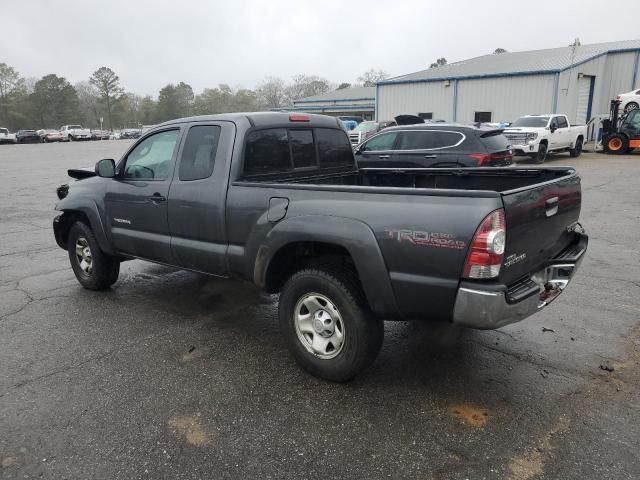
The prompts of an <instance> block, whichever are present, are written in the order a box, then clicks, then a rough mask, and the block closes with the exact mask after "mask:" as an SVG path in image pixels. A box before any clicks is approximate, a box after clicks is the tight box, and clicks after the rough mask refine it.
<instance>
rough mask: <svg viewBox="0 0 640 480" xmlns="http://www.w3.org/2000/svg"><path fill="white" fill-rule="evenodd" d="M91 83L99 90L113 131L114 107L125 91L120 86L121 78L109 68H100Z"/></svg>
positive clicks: (94, 73) (92, 76) (92, 77)
mask: <svg viewBox="0 0 640 480" xmlns="http://www.w3.org/2000/svg"><path fill="white" fill-rule="evenodd" d="M89 82H90V83H91V85H93V86H94V87H96V88H97V89H98V93H99V94H100V97H101V98H102V101H103V102H104V103H105V106H106V107H107V119H108V121H109V130H113V120H112V109H113V105H114V104H115V103H116V102H117V101H118V100H119V99H120V97H121V96H122V95H123V93H124V90H123V89H122V87H121V86H120V78H119V77H118V75H116V74H115V72H114V71H113V70H111V69H110V68H109V67H100V68H99V69H98V70H96V71H95V72H93V75H91V78H90V79H89Z"/></svg>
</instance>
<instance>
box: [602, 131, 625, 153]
mask: <svg viewBox="0 0 640 480" xmlns="http://www.w3.org/2000/svg"><path fill="white" fill-rule="evenodd" d="M605 148H606V150H607V151H608V152H611V153H615V154H618V155H622V154H625V153H627V152H628V151H629V140H628V139H627V137H625V136H624V135H620V134H619V133H614V134H613V135H609V137H608V138H607V141H606V144H605Z"/></svg>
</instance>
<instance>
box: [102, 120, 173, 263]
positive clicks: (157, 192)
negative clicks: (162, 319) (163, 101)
mask: <svg viewBox="0 0 640 480" xmlns="http://www.w3.org/2000/svg"><path fill="white" fill-rule="evenodd" d="M179 136H180V128H179V127H174V128H168V129H166V130H162V131H160V132H156V133H153V134H151V135H149V136H147V137H145V138H143V139H142V140H141V141H140V142H138V143H137V144H136V145H135V146H134V147H133V148H132V149H131V150H130V151H129V152H128V153H127V155H126V156H125V157H124V158H123V160H122V162H121V163H120V164H119V165H118V171H117V173H116V177H115V178H114V181H113V183H112V184H110V185H109V187H108V188H107V191H106V193H105V207H106V210H107V222H108V225H109V228H110V230H111V235H112V238H113V242H114V245H115V247H116V249H117V250H118V251H119V252H122V253H127V254H130V255H133V256H136V257H140V258H145V259H149V260H155V261H158V262H163V263H174V262H173V259H172V256H171V242H170V237H169V225H168V223H167V197H168V194H169V185H170V184H171V176H172V174H173V167H174V158H175V152H176V150H177V148H176V147H177V145H178V139H179Z"/></svg>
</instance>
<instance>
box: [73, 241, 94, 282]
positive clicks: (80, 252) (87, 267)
mask: <svg viewBox="0 0 640 480" xmlns="http://www.w3.org/2000/svg"><path fill="white" fill-rule="evenodd" d="M76 260H77V261H78V265H79V266H80V269H81V270H82V271H83V272H84V273H86V274H87V275H91V270H92V267H93V258H92V257H91V248H90V247H89V242H88V241H87V239H86V238H84V237H79V238H78V240H76Z"/></svg>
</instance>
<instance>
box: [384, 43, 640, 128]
mask: <svg viewBox="0 0 640 480" xmlns="http://www.w3.org/2000/svg"><path fill="white" fill-rule="evenodd" d="M639 57H640V40H628V41H621V42H610V43H600V44H593V45H582V46H576V47H563V48H552V49H547V50H533V51H529V52H514V53H501V54H492V55H484V56H482V57H477V58H472V59H470V60H463V61H461V62H456V63H451V64H448V65H445V66H442V67H438V68H430V69H428V70H423V71H421V72H416V73H410V74H408V75H403V76H400V77H395V78H391V79H388V80H384V81H382V82H380V83H378V85H377V86H376V118H377V119H379V120H387V119H391V118H393V117H395V116H396V115H399V114H414V115H420V116H422V117H424V118H433V119H443V120H447V121H457V122H474V121H482V122H488V121H491V122H502V121H514V120H515V119H517V118H518V117H520V116H521V115H526V114H535V113H550V112H551V113H566V114H567V116H568V117H569V120H570V121H571V122H573V123H576V124H580V123H582V124H584V123H586V122H587V121H588V120H589V118H591V116H592V115H596V114H599V113H607V112H608V111H609V102H610V101H611V99H612V98H614V97H615V96H616V95H617V94H619V93H623V92H628V91H630V90H633V89H636V88H638V87H639V86H640V72H639V71H638V70H639V67H640V66H639V65H638V63H639V62H638V60H639Z"/></svg>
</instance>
